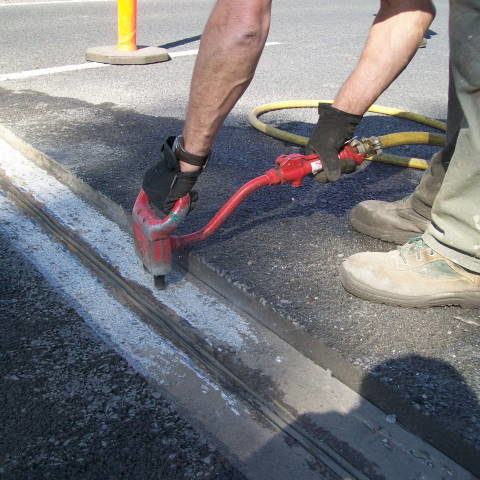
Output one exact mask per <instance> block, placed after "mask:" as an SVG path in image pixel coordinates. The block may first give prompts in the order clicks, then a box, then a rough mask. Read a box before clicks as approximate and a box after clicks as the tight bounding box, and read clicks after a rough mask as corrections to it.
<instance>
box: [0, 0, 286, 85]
mask: <svg viewBox="0 0 480 480" xmlns="http://www.w3.org/2000/svg"><path fill="white" fill-rule="evenodd" d="M102 1H106V0H102ZM275 45H283V43H281V42H267V43H266V44H265V46H266V47H271V46H275ZM168 53H169V55H170V57H171V58H176V57H191V56H195V55H197V54H198V49H196V50H181V51H178V52H168ZM112 66H113V65H110V64H109V63H97V62H86V63H79V64H76V65H62V66H59V67H50V68H38V69H35V70H25V71H23V72H12V73H2V74H0V82H5V81H7V80H25V79H28V78H35V77H43V76H45V75H53V74H55V73H65V72H76V71H79V70H89V69H92V68H102V67H112ZM115 66H116V67H118V66H121V65H115ZM129 66H131V65H129ZM142 66H145V65H142Z"/></svg>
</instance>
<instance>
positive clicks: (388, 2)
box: [379, 0, 436, 24]
mask: <svg viewBox="0 0 480 480" xmlns="http://www.w3.org/2000/svg"><path fill="white" fill-rule="evenodd" d="M403 12H417V14H418V15H419V16H421V17H423V18H425V20H426V21H428V22H429V24H430V23H431V22H432V21H433V19H434V18H435V14H436V10H435V5H434V4H433V2H432V0H380V10H379V14H380V13H382V14H383V15H384V16H385V17H389V16H392V15H397V14H399V13H403Z"/></svg>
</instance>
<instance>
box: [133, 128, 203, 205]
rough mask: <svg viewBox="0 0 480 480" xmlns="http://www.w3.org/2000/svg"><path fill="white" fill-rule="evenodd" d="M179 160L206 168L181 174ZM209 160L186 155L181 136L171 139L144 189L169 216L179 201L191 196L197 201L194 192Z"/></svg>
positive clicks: (162, 151) (144, 179) (148, 171)
mask: <svg viewBox="0 0 480 480" xmlns="http://www.w3.org/2000/svg"><path fill="white" fill-rule="evenodd" d="M179 160H182V161H183V162H186V163H189V164H191V165H196V166H199V167H202V168H201V169H200V170H198V171H196V172H181V171H180V165H179ZM207 160H208V155H207V157H200V156H198V155H193V154H191V153H188V152H186V151H185V150H184V149H183V140H182V138H181V137H178V138H177V139H176V138H175V137H168V138H167V140H166V141H165V143H164V144H163V145H162V148H161V149H160V160H159V161H158V162H157V164H156V165H154V166H153V167H151V168H149V169H148V170H147V171H146V172H145V175H144V177H143V185H142V188H143V190H144V192H145V193H146V194H147V196H148V199H149V200H150V203H151V204H152V205H153V206H155V207H157V208H158V209H160V210H161V211H162V212H163V213H166V214H168V213H169V212H170V210H171V209H172V207H173V205H174V204H175V202H176V201H177V200H178V199H179V198H181V197H183V196H184V195H186V194H187V193H190V197H191V201H192V203H193V202H195V200H196V199H197V194H196V192H193V191H192V188H193V186H194V185H195V183H196V181H197V179H198V177H199V176H200V174H201V173H202V170H203V168H204V167H205V165H206V163H207Z"/></svg>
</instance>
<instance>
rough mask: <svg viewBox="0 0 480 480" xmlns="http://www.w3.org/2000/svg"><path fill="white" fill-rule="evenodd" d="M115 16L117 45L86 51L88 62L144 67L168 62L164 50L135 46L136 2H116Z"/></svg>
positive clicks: (122, 0)
mask: <svg viewBox="0 0 480 480" xmlns="http://www.w3.org/2000/svg"><path fill="white" fill-rule="evenodd" d="M117 16H118V36H117V45H113V46H111V45H109V46H106V47H92V48H89V49H87V52H86V55H85V56H86V59H87V60H88V61H90V62H99V63H111V64H115V65H145V64H147V63H158V62H165V61H166V60H170V55H169V54H168V52H167V50H165V49H164V48H160V47H143V46H137V0H118V8H117Z"/></svg>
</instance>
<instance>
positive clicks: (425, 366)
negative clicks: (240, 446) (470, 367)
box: [247, 354, 480, 480]
mask: <svg viewBox="0 0 480 480" xmlns="http://www.w3.org/2000/svg"><path fill="white" fill-rule="evenodd" d="M474 381H475V379H474ZM359 393H360V395H361V396H362V397H363V400H362V401H360V402H359V403H358V404H357V406H356V407H355V408H354V409H353V410H350V411H349V412H347V413H345V411H344V410H342V408H341V406H340V408H339V410H337V411H331V412H329V413H324V414H316V413H315V412H310V413H307V414H303V415H301V416H299V417H298V419H297V420H296V421H295V422H294V423H292V424H291V425H290V426H289V427H288V428H287V429H285V431H284V432H282V434H281V435H277V436H276V437H274V438H273V439H272V441H271V442H269V443H267V444H265V446H264V447H263V448H261V449H260V450H259V451H257V452H256V453H255V454H254V455H253V456H251V457H250V458H249V459H248V461H247V469H249V468H252V469H255V466H256V465H258V464H262V463H263V464H264V463H265V462H271V470H272V472H276V468H277V465H278V458H280V457H279V455H281V450H282V449H285V442H286V443H287V444H288V445H289V446H290V448H292V449H294V448H295V447H296V446H297V444H296V441H295V440H293V439H292V437H291V434H290V433H289V432H292V431H293V432H297V433H298V432H299V433H304V434H306V435H307V436H308V437H310V438H311V439H313V441H314V442H315V443H317V445H319V446H320V449H321V448H322V447H326V450H327V451H328V449H331V450H333V451H334V452H336V454H337V455H339V456H341V457H343V459H344V460H346V461H347V462H348V463H349V464H350V465H352V466H353V467H354V468H355V469H357V470H359V471H360V472H362V473H363V475H365V476H366V477H367V478H388V479H389V480H397V479H398V480H404V479H405V478H407V476H404V475H406V472H405V471H403V470H401V469H399V467H401V465H395V464H389V462H390V460H391V459H394V458H403V460H404V461H405V462H406V464H408V463H410V465H411V468H412V469H413V470H416V471H417V472H418V471H420V472H421V471H423V472H426V473H427V474H428V475H427V476H428V478H463V475H459V476H457V475H456V474H455V471H452V470H450V469H449V468H448V467H447V466H446V464H445V463H444V462H443V461H442V459H441V457H442V454H440V453H439V452H438V451H434V450H433V449H430V447H429V446H427V445H426V444H423V445H421V444H420V445H419V444H416V445H414V444H412V443H410V444H409V446H408V449H405V448H403V453H402V454H400V451H402V448H398V445H399V444H401V442H404V441H405V437H403V438H402V439H401V440H400V438H401V437H400V436H399V435H398V431H399V429H401V428H402V427H403V428H405V429H407V430H409V431H410V432H411V433H413V434H415V435H416V436H418V437H420V438H426V439H428V441H429V443H430V444H431V445H433V446H434V447H436V449H437V450H441V451H442V452H443V453H444V454H446V455H447V456H450V457H451V458H452V459H454V460H455V461H456V462H457V463H459V464H461V465H462V466H463V467H464V468H465V469H467V470H469V471H471V473H473V474H474V475H477V476H479V475H480V462H478V456H479V455H480V406H479V402H478V398H477V395H476V394H475V392H474V391H473V390H472V388H471V387H470V386H469V385H468V383H467V382H466V381H465V379H464V378H463V376H462V375H461V374H460V373H459V372H458V371H457V370H456V369H455V368H454V367H453V366H452V365H450V364H449V363H447V362H444V361H441V360H438V359H433V358H427V357H424V356H421V355H416V354H410V355H405V356H401V357H398V358H391V359H388V360H386V361H384V362H382V363H379V364H377V365H375V366H374V367H373V368H371V370H370V371H369V374H368V375H365V376H364V378H363V380H362V382H361V384H360V389H359ZM370 402H371V403H370ZM318 403H319V405H321V404H322V398H318ZM372 403H373V404H375V405H377V406H378V407H379V408H380V409H381V410H383V412H384V413H383V414H382V412H378V410H376V409H375V407H373V406H372ZM387 416H388V417H387ZM398 442H400V443H398ZM393 450H396V451H397V454H398V455H397V456H395V452H393V456H390V455H389V454H388V453H387V451H393ZM372 451H373V455H372V454H371V452H372ZM368 452H370V455H368ZM369 456H370V458H368V457H369ZM383 457H385V459H387V458H388V459H389V460H388V461H387V460H385V461H383ZM372 458H373V460H372ZM375 458H377V459H379V458H380V459H382V460H380V463H381V462H383V464H382V465H381V466H380V465H379V463H377V462H378V460H377V462H375ZM417 462H418V463H417ZM412 464H413V465H412ZM404 465H405V464H404ZM309 467H310V468H312V469H314V470H316V471H317V472H318V475H319V477H320V478H325V477H323V476H322V475H321V473H322V470H324V469H325V467H324V466H322V465H321V464H320V463H319V462H315V461H314V460H313V459H312V461H311V463H310V464H309ZM414 467H415V468H414ZM267 468H268V465H267ZM278 473H279V472H278ZM327 473H328V472H327ZM382 474H383V475H382ZM272 478H273V477H272ZM279 478H284V477H282V476H279ZM297 478H302V477H297ZM308 478H311V476H308ZM326 478H330V477H329V476H327V475H326ZM408 478H410V476H408ZM412 478H413V477H412ZM415 478H417V477H416V476H415ZM418 478H420V477H418ZM422 478H423V476H422ZM425 478H427V477H425Z"/></svg>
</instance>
